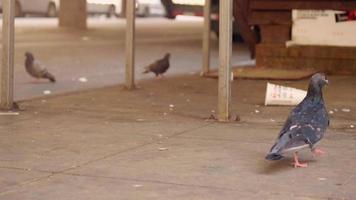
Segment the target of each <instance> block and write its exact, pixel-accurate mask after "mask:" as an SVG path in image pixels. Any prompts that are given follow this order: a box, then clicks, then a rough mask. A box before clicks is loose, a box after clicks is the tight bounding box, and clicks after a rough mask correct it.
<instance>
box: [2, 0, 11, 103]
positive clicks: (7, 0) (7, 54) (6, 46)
mask: <svg viewBox="0 0 356 200" xmlns="http://www.w3.org/2000/svg"><path fill="white" fill-rule="evenodd" d="M2 9H3V21H2V41H3V43H2V48H3V52H2V65H1V67H0V84H1V85H0V109H4V110H10V109H12V107H13V90H14V37H15V36H14V35H15V32H14V31H15V26H14V24H15V16H14V15H15V0H2Z"/></svg>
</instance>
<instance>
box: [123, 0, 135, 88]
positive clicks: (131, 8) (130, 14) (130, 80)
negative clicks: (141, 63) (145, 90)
mask: <svg viewBox="0 0 356 200" xmlns="http://www.w3.org/2000/svg"><path fill="white" fill-rule="evenodd" d="M125 42H126V72H125V75H126V88H127V89H129V90H131V89H134V88H135V0H130V1H127V2H126V41H125Z"/></svg>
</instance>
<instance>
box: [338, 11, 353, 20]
mask: <svg viewBox="0 0 356 200" xmlns="http://www.w3.org/2000/svg"><path fill="white" fill-rule="evenodd" d="M335 20H336V22H347V21H356V10H349V11H345V12H344V13H338V14H335Z"/></svg>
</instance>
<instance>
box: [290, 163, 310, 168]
mask: <svg viewBox="0 0 356 200" xmlns="http://www.w3.org/2000/svg"><path fill="white" fill-rule="evenodd" d="M293 165H294V168H298V167H302V168H305V167H308V163H300V162H294V163H293Z"/></svg>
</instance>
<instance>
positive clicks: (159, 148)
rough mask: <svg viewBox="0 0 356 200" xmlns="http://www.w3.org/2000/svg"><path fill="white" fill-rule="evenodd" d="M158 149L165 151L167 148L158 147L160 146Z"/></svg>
mask: <svg viewBox="0 0 356 200" xmlns="http://www.w3.org/2000/svg"><path fill="white" fill-rule="evenodd" d="M158 150H159V151H167V150H168V148H164V147H160V148H158Z"/></svg>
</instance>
